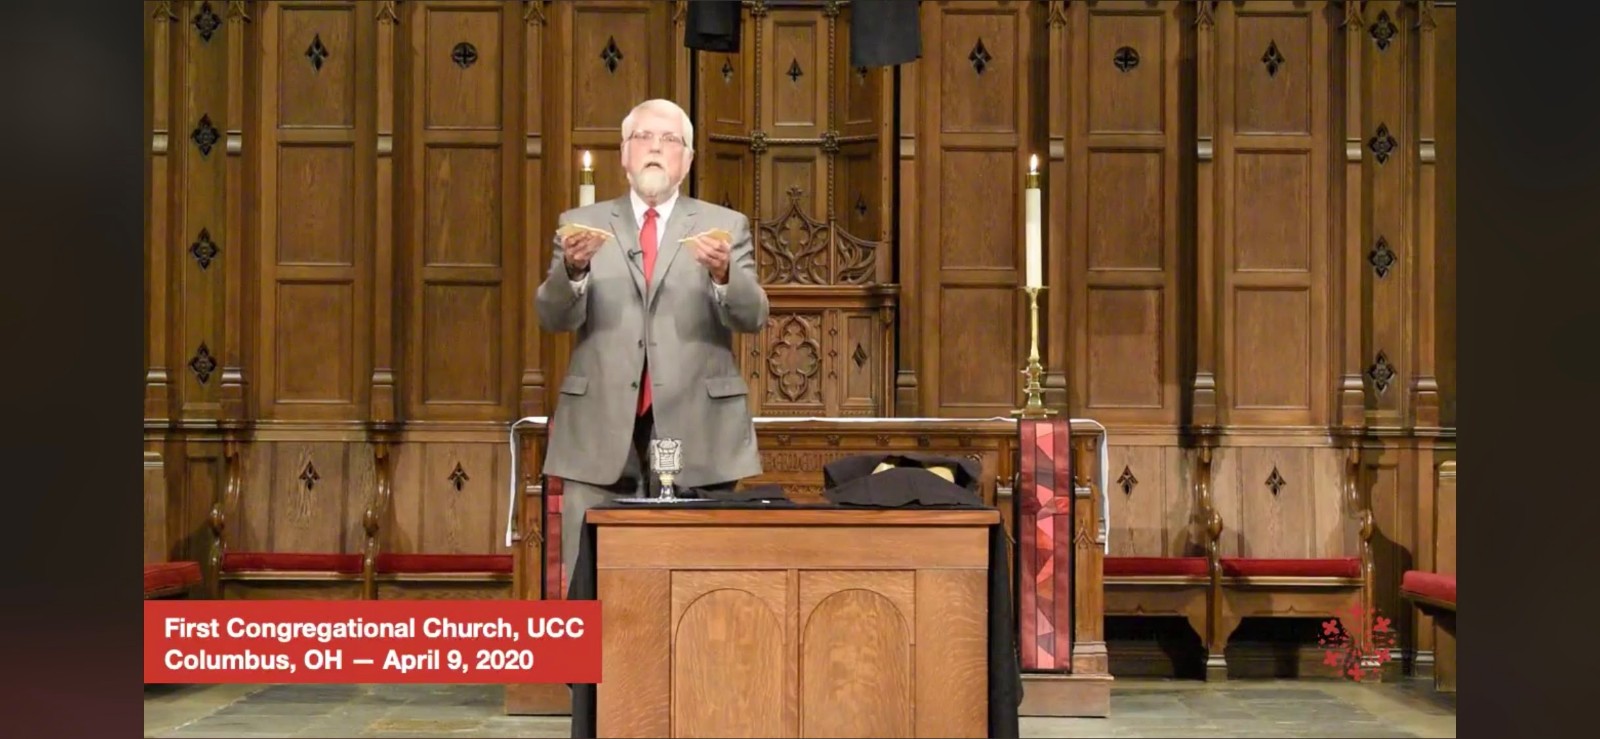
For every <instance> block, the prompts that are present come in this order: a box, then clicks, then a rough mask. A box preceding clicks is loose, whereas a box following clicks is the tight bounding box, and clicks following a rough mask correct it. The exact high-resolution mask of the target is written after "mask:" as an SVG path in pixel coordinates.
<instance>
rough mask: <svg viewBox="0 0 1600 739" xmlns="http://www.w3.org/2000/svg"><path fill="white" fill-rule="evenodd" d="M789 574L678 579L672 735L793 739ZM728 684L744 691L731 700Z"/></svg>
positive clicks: (793, 627)
mask: <svg viewBox="0 0 1600 739" xmlns="http://www.w3.org/2000/svg"><path fill="white" fill-rule="evenodd" d="M792 577H793V575H792V574H791V573H789V572H783V571H767V572H717V571H699V572H695V571H689V572H674V573H672V627H673V631H674V632H675V633H676V635H677V636H676V638H675V640H674V642H673V645H672V646H673V659H672V671H673V675H672V683H673V685H674V688H675V689H674V690H673V691H672V704H673V705H672V720H673V727H672V735H673V736H754V735H761V736H774V737H777V736H794V735H795V734H794V732H793V731H792V730H791V727H792V722H793V717H794V715H795V714H796V713H798V710H797V709H798V706H796V705H794V703H793V701H792V700H791V699H789V698H788V697H787V696H790V695H793V693H792V692H791V691H790V687H791V686H792V685H793V684H794V680H795V678H796V674H795V671H794V670H792V669H790V667H791V666H792V664H793V660H791V659H788V658H787V655H788V654H789V653H790V652H791V651H792V649H793V648H794V645H795V644H796V643H797V640H796V638H795V630H796V628H797V624H796V621H795V619H794V618H793V613H792V612H791V610H790V607H789V584H790V580H791V579H792ZM723 685H739V686H740V689H739V691H738V694H739V696H740V697H739V698H738V699H737V700H732V701H730V700H727V697H728V694H727V692H726V691H724V690H722V689H720V687H719V686H723Z"/></svg>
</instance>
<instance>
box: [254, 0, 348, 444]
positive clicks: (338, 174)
mask: <svg viewBox="0 0 1600 739" xmlns="http://www.w3.org/2000/svg"><path fill="white" fill-rule="evenodd" d="M366 10H367V9H366V7H365V6H362V5H360V4H359V3H332V4H319V5H312V6H301V5H290V4H278V3H272V4H264V5H263V6H262V7H261V8H260V13H259V15H258V17H257V18H256V22H258V23H259V24H260V34H261V38H262V43H261V46H260V54H261V58H260V74H259V76H258V78H257V79H258V80H259V87H257V88H256V91H257V92H256V94H257V96H258V104H259V112H260V120H259V127H258V128H257V129H256V131H257V132H258V134H259V141H260V147H259V151H258V156H259V157H260V165H259V167H258V169H257V170H256V171H257V174H258V177H259V179H258V181H257V187H256V188H255V192H256V193H258V195H259V198H260V200H259V201H258V202H259V205H260V214H259V218H257V219H256V228H255V230H254V235H255V236H256V245H257V247H256V259H255V261H254V270H252V271H253V273H254V274H255V276H256V279H254V280H252V281H251V282H252V283H253V284H254V286H255V289H254V292H255V294H256V299H257V301H259V305H260V309H259V310H258V311H255V312H254V313H253V315H254V317H255V319H256V324H255V326H254V332H253V334H254V336H255V354H256V358H257V359H256V364H257V366H258V370H257V371H258V373H259V374H258V377H259V382H258V383H257V384H256V391H257V395H256V399H257V402H258V404H259V410H260V416H261V417H262V418H270V419H283V420H291V419H292V420H320V421H332V420H356V419H359V418H361V417H363V416H364V415H365V403H366V401H367V397H368V394H369V393H368V389H369V386H368V380H369V375H370V372H371V367H370V362H371V359H370V357H371V342H370V336H371V333H370V328H369V327H370V325H371V294H372V280H373V276H372V271H371V270H372V261H371V258H372V249H371V244H372V230H371V225H370V223H369V222H368V221H367V220H366V218H365V217H364V216H363V214H364V213H366V212H367V210H366V208H367V206H368V204H369V203H370V199H371V197H372V185H373V178H372V171H371V166H372V161H373V159H372V150H371V148H370V144H365V142H369V141H370V140H371V136H372V125H373V116H372V112H373V111H372V108H371V106H370V105H366V104H362V101H360V100H358V94H357V90H358V87H359V86H358V80H359V78H360V77H362V76H363V75H370V74H371V73H372V59H373V49H372V44H373V36H374V34H373V31H374V25H375V24H374V20H373V16H372V14H371V13H369V12H366ZM364 144H365V145H364Z"/></svg>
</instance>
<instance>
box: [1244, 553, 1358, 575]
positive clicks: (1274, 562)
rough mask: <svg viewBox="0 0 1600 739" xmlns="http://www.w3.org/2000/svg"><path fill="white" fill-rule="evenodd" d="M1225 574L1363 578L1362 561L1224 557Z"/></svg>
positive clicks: (1347, 559) (1348, 559)
mask: <svg viewBox="0 0 1600 739" xmlns="http://www.w3.org/2000/svg"><path fill="white" fill-rule="evenodd" d="M1222 574H1223V576H1224V577H1360V576H1361V560H1359V559H1357V558H1355V557H1349V558H1340V559H1252V558H1249V557H1223V558H1222Z"/></svg>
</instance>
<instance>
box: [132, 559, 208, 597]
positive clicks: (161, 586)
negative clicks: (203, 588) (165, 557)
mask: <svg viewBox="0 0 1600 739" xmlns="http://www.w3.org/2000/svg"><path fill="white" fill-rule="evenodd" d="M199 584H200V563H199V562H157V563H156V564H148V565H145V566H144V592H145V594H146V595H149V594H150V593H154V592H157V591H161V590H167V589H169V588H187V587H193V586H195V585H199Z"/></svg>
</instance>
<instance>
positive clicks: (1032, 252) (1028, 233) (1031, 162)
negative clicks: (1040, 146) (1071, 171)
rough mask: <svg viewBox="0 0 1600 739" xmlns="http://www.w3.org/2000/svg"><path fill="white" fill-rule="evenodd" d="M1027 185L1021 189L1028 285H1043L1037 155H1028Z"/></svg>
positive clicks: (1042, 246) (1042, 239) (1042, 245)
mask: <svg viewBox="0 0 1600 739" xmlns="http://www.w3.org/2000/svg"><path fill="white" fill-rule="evenodd" d="M1026 184H1027V187H1026V188H1025V189H1024V190H1023V210H1024V213H1023V218H1024V223H1025V228H1024V245H1025V247H1026V249H1025V255H1026V259H1027V265H1028V283H1027V286H1028V287H1044V253H1043V248H1044V238H1043V235H1042V226H1041V224H1040V211H1041V206H1040V193H1039V155H1037V154H1034V155H1032V156H1029V157H1028V179H1027V183H1026Z"/></svg>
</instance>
